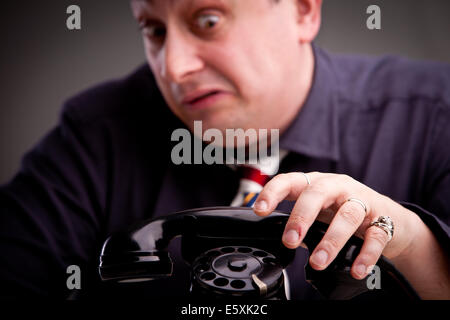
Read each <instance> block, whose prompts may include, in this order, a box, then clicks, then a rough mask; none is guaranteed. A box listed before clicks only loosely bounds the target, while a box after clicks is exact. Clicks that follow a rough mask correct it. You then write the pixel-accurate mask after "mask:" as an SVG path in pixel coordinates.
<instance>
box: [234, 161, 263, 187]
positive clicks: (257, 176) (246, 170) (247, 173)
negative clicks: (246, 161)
mask: <svg viewBox="0 0 450 320" xmlns="http://www.w3.org/2000/svg"><path fill="white" fill-rule="evenodd" d="M239 169H240V170H241V179H247V180H251V181H254V182H256V183H258V184H260V185H261V186H264V185H265V184H266V183H267V181H269V180H270V176H268V175H267V174H264V173H261V171H260V170H258V169H255V168H253V167H248V166H240V167H239Z"/></svg>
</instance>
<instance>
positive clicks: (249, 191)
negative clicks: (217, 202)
mask: <svg viewBox="0 0 450 320" xmlns="http://www.w3.org/2000/svg"><path fill="white" fill-rule="evenodd" d="M286 154H287V152H285V151H284V150H280V153H279V155H277V156H276V157H272V158H270V159H269V158H267V159H265V160H264V161H261V162H258V163H257V164H243V165H235V169H236V170H237V172H238V174H239V177H240V184H239V189H238V192H237V194H236V196H235V198H234V199H233V201H232V202H231V206H232V207H253V205H254V203H255V200H256V198H257V197H258V195H259V193H260V192H261V190H262V189H263V187H264V185H265V184H266V183H267V182H268V181H269V180H270V179H271V178H272V177H273V176H274V175H276V174H277V172H278V169H279V165H280V162H281V160H282V159H283V158H284V157H285V156H286Z"/></svg>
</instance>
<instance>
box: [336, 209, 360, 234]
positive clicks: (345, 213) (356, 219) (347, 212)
mask: <svg viewBox="0 0 450 320" xmlns="http://www.w3.org/2000/svg"><path fill="white" fill-rule="evenodd" d="M339 216H340V217H341V218H342V219H343V220H344V221H345V223H347V224H349V225H350V226H351V227H352V228H353V229H357V228H358V227H359V225H360V224H361V219H360V216H361V215H360V213H359V211H357V210H355V208H354V207H348V206H347V207H344V208H342V209H341V210H340V211H339Z"/></svg>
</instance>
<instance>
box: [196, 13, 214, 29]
mask: <svg viewBox="0 0 450 320" xmlns="http://www.w3.org/2000/svg"><path fill="white" fill-rule="evenodd" d="M219 22H220V17H219V16H218V15H215V14H202V15H200V16H198V17H197V21H196V25H197V27H198V28H199V29H201V30H206V31H207V30H208V29H212V28H214V27H215V26H216V25H217V24H218V23H219Z"/></svg>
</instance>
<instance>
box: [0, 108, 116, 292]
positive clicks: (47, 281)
mask: <svg viewBox="0 0 450 320" xmlns="http://www.w3.org/2000/svg"><path fill="white" fill-rule="evenodd" d="M69 110H70V107H69V105H68V104H66V106H65V108H64V109H63V112H62V113H61V117H60V121H59V124H58V126H57V127H56V128H55V129H53V130H52V131H51V132H50V133H49V134H47V135H46V136H45V137H44V138H43V139H42V140H41V141H40V142H39V143H38V144H37V145H36V146H35V147H34V148H33V149H32V150H31V151H29V152H28V153H27V154H26V155H25V156H24V157H23V159H22V163H21V167H20V170H19V172H18V173H17V174H16V175H15V176H14V177H13V178H12V179H11V181H9V182H8V183H7V184H5V185H3V186H1V187H0V252H1V254H0V288H2V290H1V293H0V296H6V297H17V296H29V295H40V296H55V297H59V298H61V297H65V296H66V295H67V294H68V293H69V291H68V288H67V284H66V281H67V279H68V277H69V275H70V274H69V273H68V269H67V268H68V267H69V266H70V265H77V266H79V267H80V270H81V272H83V270H85V269H87V268H88V266H87V264H88V263H89V261H92V260H94V261H96V260H95V259H92V257H93V256H95V255H98V251H97V250H98V248H97V246H96V243H97V242H98V241H99V235H100V236H101V234H102V230H101V225H102V219H104V212H105V198H106V191H105V189H104V185H105V179H106V176H105V172H106V171H107V165H106V163H107V162H106V154H105V153H103V151H102V150H105V149H106V147H105V143H104V141H103V140H104V139H102V137H101V134H99V132H101V128H99V127H100V126H99V125H98V124H90V123H83V124H81V122H77V121H76V120H75V119H74V117H72V116H71V115H70V111H69ZM102 155H105V157H103V156H102ZM83 278H86V277H81V281H82V282H81V283H82V285H83V280H85V279H83Z"/></svg>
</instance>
